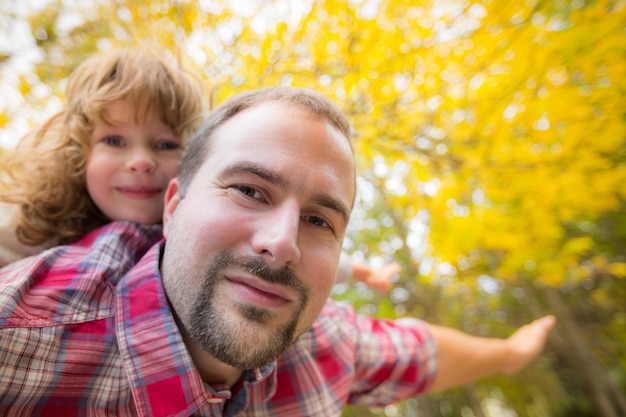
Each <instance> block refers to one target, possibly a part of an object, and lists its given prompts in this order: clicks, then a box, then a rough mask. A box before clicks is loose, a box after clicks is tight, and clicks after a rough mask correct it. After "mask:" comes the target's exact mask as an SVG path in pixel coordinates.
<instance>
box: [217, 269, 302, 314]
mask: <svg viewBox="0 0 626 417" xmlns="http://www.w3.org/2000/svg"><path fill="white" fill-rule="evenodd" d="M226 280H227V281H228V282H229V283H230V284H231V286H232V288H233V290H234V291H235V293H236V294H237V295H238V296H239V297H240V298H243V299H245V300H247V301H248V302H251V303H253V304H256V305H259V306H262V307H267V308H276V307H281V306H284V305H285V304H287V303H290V302H292V301H294V300H295V299H296V297H295V296H294V295H293V293H292V292H291V291H289V289H288V288H286V287H284V286H282V285H278V284H272V283H270V282H267V281H264V280H262V279H260V278H258V277H248V276H227V277H226Z"/></svg>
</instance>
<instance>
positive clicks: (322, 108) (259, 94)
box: [178, 86, 351, 198]
mask: <svg viewBox="0 0 626 417" xmlns="http://www.w3.org/2000/svg"><path fill="white" fill-rule="evenodd" d="M270 101H277V102H281V103H287V104H292V105H296V106H300V107H303V108H305V109H307V110H309V111H311V112H312V113H313V114H314V115H316V116H318V117H322V118H325V119H326V120H328V121H329V122H330V123H332V124H333V126H335V127H336V128H337V129H338V130H339V131H340V132H341V133H342V134H343V135H344V136H345V137H346V138H347V139H348V141H349V140H350V137H351V133H350V124H349V123H348V121H347V120H346V117H345V116H344V114H343V112H342V111H341V110H340V109H339V107H338V106H337V105H335V104H334V103H333V102H332V101H330V100H329V99H328V98H327V97H326V96H324V95H323V94H321V93H319V92H317V91H315V90H311V89H307V88H293V87H284V86H276V87H267V88H261V89H257V90H250V91H246V92H243V93H240V94H237V95H235V96H233V97H231V98H229V99H228V100H226V101H225V102H224V103H222V104H221V105H220V106H218V107H216V108H215V109H214V110H213V111H212V112H211V113H210V114H209V116H208V117H207V119H206V120H205V121H204V122H203V123H202V124H201V125H200V127H199V128H198V130H197V131H196V132H195V134H194V135H193V137H192V139H191V142H190V143H189V146H188V147H187V150H186V152H185V156H184V157H183V162H182V163H181V166H180V170H179V172H178V179H179V182H180V196H181V198H182V197H184V195H185V192H186V190H187V187H188V186H189V183H190V182H191V180H192V178H193V176H194V175H195V173H196V172H197V171H198V170H199V169H200V166H201V165H202V164H203V163H204V161H205V160H206V158H207V157H208V154H209V152H210V147H211V143H212V139H213V135H214V134H215V131H216V130H217V129H218V128H219V127H220V126H221V125H223V124H224V123H225V122H226V121H228V120H230V119H231V118H232V117H234V116H235V115H236V114H238V113H240V112H242V111H243V110H246V109H248V108H250V107H253V106H255V105H258V104H261V103H265V102H270Z"/></svg>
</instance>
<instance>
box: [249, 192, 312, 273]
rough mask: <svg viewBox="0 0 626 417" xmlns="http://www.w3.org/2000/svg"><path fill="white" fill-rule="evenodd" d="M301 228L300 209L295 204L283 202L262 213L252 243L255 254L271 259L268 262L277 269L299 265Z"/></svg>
mask: <svg viewBox="0 0 626 417" xmlns="http://www.w3.org/2000/svg"><path fill="white" fill-rule="evenodd" d="M299 228H300V208H299V207H298V206H297V204H296V203H295V202H283V203H282V204H281V205H280V206H276V207H273V208H271V209H270V210H268V211H266V212H264V213H262V214H261V215H260V217H259V218H258V219H257V227H256V228H255V234H254V237H253V242H252V246H253V249H254V251H255V253H258V254H260V255H262V256H264V257H266V258H269V259H268V262H269V263H270V265H271V266H272V267H275V268H280V267H284V266H289V265H293V264H296V263H298V262H299V261H300V247H299V244H298V232H299Z"/></svg>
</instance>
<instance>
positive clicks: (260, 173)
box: [222, 162, 287, 189]
mask: <svg viewBox="0 0 626 417" xmlns="http://www.w3.org/2000/svg"><path fill="white" fill-rule="evenodd" d="M245 172H247V173H250V174H252V175H256V176H257V177H259V178H261V179H263V180H265V181H267V182H269V183H271V184H274V185H275V186H277V187H280V188H282V189H285V188H287V184H286V183H285V180H284V179H283V178H282V177H281V176H280V175H278V174H276V173H274V172H272V171H269V170H267V169H265V168H263V167H261V166H259V165H256V164H253V163H250V162H238V163H236V164H232V165H229V166H227V167H226V168H225V169H224V170H223V171H222V176H226V175H233V174H241V173H245Z"/></svg>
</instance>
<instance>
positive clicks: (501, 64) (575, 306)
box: [0, 0, 626, 417]
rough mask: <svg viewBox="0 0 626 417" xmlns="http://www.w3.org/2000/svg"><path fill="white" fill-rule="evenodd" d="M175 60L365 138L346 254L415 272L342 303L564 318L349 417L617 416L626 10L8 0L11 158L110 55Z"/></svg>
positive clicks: (356, 1)
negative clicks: (295, 98)
mask: <svg viewBox="0 0 626 417" xmlns="http://www.w3.org/2000/svg"><path fill="white" fill-rule="evenodd" d="M136 45H152V46H155V45H156V46H160V47H162V48H164V49H165V50H166V51H168V52H167V53H171V54H173V55H175V56H177V57H179V59H180V60H181V61H182V62H183V63H184V65H185V66H186V67H188V68H189V69H191V70H192V71H194V72H195V73H197V74H198V76H199V77H201V78H202V80H203V81H204V85H205V87H206V95H207V103H208V104H209V105H211V106H213V105H215V104H219V103H220V102H222V101H223V100H224V99H225V98H226V97H228V96H230V95H232V94H234V93H236V92H239V91H243V90H246V89H250V88H257V87H261V86H269V85H276V84H283V85H292V86H306V87H312V88H315V89H318V90H321V91H322V92H324V93H325V94H327V95H328V96H329V97H330V98H332V99H333V100H334V101H335V102H337V103H338V104H339V105H340V106H341V107H342V108H343V110H344V111H345V112H346V113H347V115H348V116H349V119H350V121H351V123H352V125H353V128H354V136H355V139H354V147H355V150H356V152H357V154H358V156H357V169H358V174H359V178H358V188H359V195H358V201H357V205H356V208H355V210H354V213H353V218H352V221H351V224H350V228H349V231H348V236H347V238H346V242H345V249H346V250H347V251H348V252H349V253H351V254H353V256H354V257H355V258H356V259H360V260H363V261H366V262H368V263H370V265H372V266H374V267H376V266H381V265H383V264H384V263H387V262H390V261H394V260H395V261H397V262H399V263H400V264H401V265H402V267H403V272H402V274H401V276H400V277H399V279H398V280H397V282H395V283H394V287H393V289H392V290H391V291H390V292H389V293H388V294H380V293H378V292H376V291H375V290H373V289H370V288H368V287H366V286H364V285H363V284H360V283H349V284H340V285H337V286H336V288H335V290H334V293H333V297H335V298H337V299H341V300H345V301H347V302H350V303H352V304H354V305H355V306H356V307H357V308H358V309H359V310H360V311H362V312H364V313H367V314H372V315H377V316H379V317H389V318H393V317H401V316H406V315H410V316H415V317H419V318H423V319H425V320H428V321H431V322H433V323H438V324H443V325H447V326H452V327H455V328H458V329H460V330H463V331H466V332H469V333H472V334H475V335H484V336H507V335H509V334H510V333H511V332H512V331H513V329H514V328H516V327H518V326H520V325H522V324H524V323H526V322H528V321H530V320H532V319H533V318H536V317H538V316H541V315H543V314H548V313H550V314H554V315H556V316H557V318H558V325H557V327H556V329H555V331H554V332H553V334H552V335H551V338H550V340H549V343H548V347H547V349H546V352H545V354H544V355H543V356H542V357H541V358H540V359H539V360H538V361H536V362H535V363H534V364H533V365H532V366H530V367H529V368H527V369H526V370H524V371H523V372H521V373H520V374H518V375H516V376H514V377H508V376H507V377H504V376H502V377H494V378H489V379H485V380H482V381H480V382H478V383H475V384H471V385H467V386H464V387H462V388H459V389H455V390H450V391H446V392H444V393H440V394H436V395H429V396H425V397H421V398H418V399H413V400H408V401H405V402H403V403H400V404H397V405H394V406H389V407H387V408H385V409H377V410H374V409H372V410H370V409H365V408H362V407H349V408H347V409H346V410H345V412H344V416H346V417H348V416H389V417H393V416H424V417H438V416H462V417H472V416H474V417H514V416H518V417H566V416H568V417H569V416H576V417H591V416H594V417H597V416H599V417H620V416H626V129H625V128H626V102H625V97H626V1H623V0H615V1H608V0H598V1H592V0H556V1H546V0H506V1H505V0H490V1H472V0H458V1H457V0H434V1H428V0H424V1H419V2H418V1H402V0H395V1H392V0H348V1H336V0H326V1H324V0H299V1H286V0H275V1H272V0H267V1H254V0H246V1H237V2H234V1H219V0H204V1H197V2H195V1H186V0H178V1H175V0H170V1H165V0H162V1H138V0H115V1H104V0H66V1H59V0H3V1H2V2H0V152H2V148H4V149H7V148H10V147H12V146H13V145H14V144H15V142H16V141H17V140H18V139H19V138H20V137H21V136H22V135H23V134H24V133H25V132H26V131H27V130H28V129H29V128H30V127H33V126H35V125H37V124H39V123H42V122H43V121H44V120H46V119H47V118H48V117H50V116H51V115H52V114H54V113H55V112H56V111H58V110H59V109H60V107H61V103H62V100H63V90H64V87H65V83H66V79H67V76H68V75H69V73H70V72H71V71H72V70H73V69H74V68H75V67H76V66H77V65H78V64H79V63H81V62H82V61H83V60H85V59H86V58H87V57H89V56H91V55H92V54H94V53H95V52H97V51H99V50H106V49H108V48H113V47H119V46H136Z"/></svg>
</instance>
